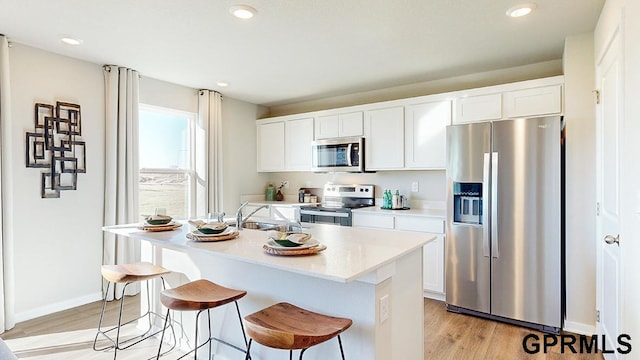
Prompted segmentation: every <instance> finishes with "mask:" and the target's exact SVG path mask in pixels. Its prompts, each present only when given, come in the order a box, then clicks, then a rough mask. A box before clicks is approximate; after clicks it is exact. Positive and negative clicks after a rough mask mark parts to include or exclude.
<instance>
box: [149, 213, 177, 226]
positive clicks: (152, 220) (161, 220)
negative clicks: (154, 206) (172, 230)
mask: <svg viewBox="0 0 640 360" xmlns="http://www.w3.org/2000/svg"><path fill="white" fill-rule="evenodd" d="M144 221H146V222H147V224H149V225H165V224H168V223H170V222H171V216H169V215H148V216H147V217H145V219H144Z"/></svg>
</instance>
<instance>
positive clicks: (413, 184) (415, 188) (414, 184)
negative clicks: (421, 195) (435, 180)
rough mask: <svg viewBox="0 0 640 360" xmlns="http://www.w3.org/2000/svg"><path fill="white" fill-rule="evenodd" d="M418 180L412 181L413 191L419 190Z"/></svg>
mask: <svg viewBox="0 0 640 360" xmlns="http://www.w3.org/2000/svg"><path fill="white" fill-rule="evenodd" d="M418 189H419V186H418V182H417V181H414V182H412V183H411V192H418V191H419V190H418Z"/></svg>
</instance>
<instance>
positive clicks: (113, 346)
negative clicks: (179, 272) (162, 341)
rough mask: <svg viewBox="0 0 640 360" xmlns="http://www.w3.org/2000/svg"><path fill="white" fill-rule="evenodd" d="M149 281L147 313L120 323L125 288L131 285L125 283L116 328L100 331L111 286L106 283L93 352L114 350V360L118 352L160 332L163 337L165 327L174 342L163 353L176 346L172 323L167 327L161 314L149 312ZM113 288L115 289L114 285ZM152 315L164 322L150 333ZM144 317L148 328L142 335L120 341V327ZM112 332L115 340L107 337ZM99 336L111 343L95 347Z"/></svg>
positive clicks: (109, 282) (163, 283) (163, 284)
mask: <svg viewBox="0 0 640 360" xmlns="http://www.w3.org/2000/svg"><path fill="white" fill-rule="evenodd" d="M160 279H161V280H162V288H163V289H165V287H166V286H165V280H164V277H162V276H160ZM151 280H153V279H147V280H145V281H146V283H147V285H146V286H147V312H146V313H144V314H142V315H140V316H139V317H136V318H134V319H132V320H129V321H127V322H125V323H122V311H123V309H124V299H125V291H126V289H127V286H128V285H129V284H132V283H133V282H127V283H125V284H124V286H123V287H122V295H121V296H120V313H119V314H118V325H116V326H114V327H112V328H110V329H107V330H102V320H103V319H104V312H105V308H106V305H107V293H108V292H109V286H110V285H111V281H107V288H106V290H105V295H104V299H103V301H102V311H101V312H100V320H99V322H98V331H97V333H96V336H95V338H94V339H93V350H95V351H104V350H109V349H114V352H113V359H114V360H115V359H116V357H117V355H118V350H125V349H128V348H130V347H132V346H133V345H136V344H138V343H140V342H142V341H144V340H146V339H149V338H150V337H153V336H155V335H157V334H159V333H160V332H162V333H163V335H164V331H165V330H166V328H167V327H170V328H171V331H172V333H173V339H174V342H173V345H172V346H171V348H170V349H169V350H167V351H166V352H165V353H167V352H169V351H171V350H172V349H173V348H174V347H175V346H176V343H177V338H176V333H175V329H174V328H173V323H169V324H168V325H167V321H166V318H165V317H164V316H162V315H161V314H158V313H156V312H153V311H151V299H150V296H149V294H150V292H149V281H151ZM114 287H115V285H114ZM153 315H155V316H157V317H158V318H160V319H164V320H165V322H164V326H163V328H162V329H161V330H158V331H156V332H153V333H152V332H151V329H152V328H153V324H152V321H151V319H152V316H153ZM144 317H147V318H148V321H149V327H148V328H147V330H145V332H143V333H142V334H140V335H138V336H134V337H132V338H130V339H127V340H124V341H120V329H121V328H122V326H125V325H128V324H130V323H133V322H136V321H138V320H140V319H142V318H144ZM114 330H116V338H115V340H114V339H113V338H112V337H111V336H109V335H108V333H110V332H112V331H114ZM100 335H102V336H104V337H105V338H106V339H107V340H109V341H110V342H111V345H109V346H105V347H102V348H97V347H96V345H97V342H98V336H100ZM134 340H137V341H135V342H133V343H131V341H134ZM124 344H126V346H122V345H124Z"/></svg>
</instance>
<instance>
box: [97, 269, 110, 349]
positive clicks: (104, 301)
mask: <svg viewBox="0 0 640 360" xmlns="http://www.w3.org/2000/svg"><path fill="white" fill-rule="evenodd" d="M110 285H111V282H110V281H107V289H106V290H105V292H104V299H103V300H102V311H100V320H99V321H98V331H97V332H96V337H95V339H93V350H95V351H100V350H104V349H100V350H98V349H97V348H96V343H97V342H98V335H100V334H101V333H102V319H103V318H104V310H105V308H106V306H107V295H108V294H109V286H110Z"/></svg>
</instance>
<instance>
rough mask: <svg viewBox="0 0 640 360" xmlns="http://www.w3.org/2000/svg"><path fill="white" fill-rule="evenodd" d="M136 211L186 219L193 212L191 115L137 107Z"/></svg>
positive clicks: (192, 116) (143, 106)
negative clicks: (161, 212)
mask: <svg viewBox="0 0 640 360" xmlns="http://www.w3.org/2000/svg"><path fill="white" fill-rule="evenodd" d="M139 110H140V116H139V132H138V134H139V135H138V138H139V149H138V150H139V166H140V181H139V183H138V204H139V205H138V211H139V213H140V214H153V213H154V210H155V208H165V209H166V213H167V215H170V216H172V217H174V218H187V217H191V216H193V215H194V213H195V190H194V189H195V178H196V177H195V171H194V163H195V161H194V145H193V144H194V131H195V120H196V114H195V113H188V112H183V111H178V110H173V109H167V108H162V107H157V106H150V105H142V104H141V105H140V108H139Z"/></svg>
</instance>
